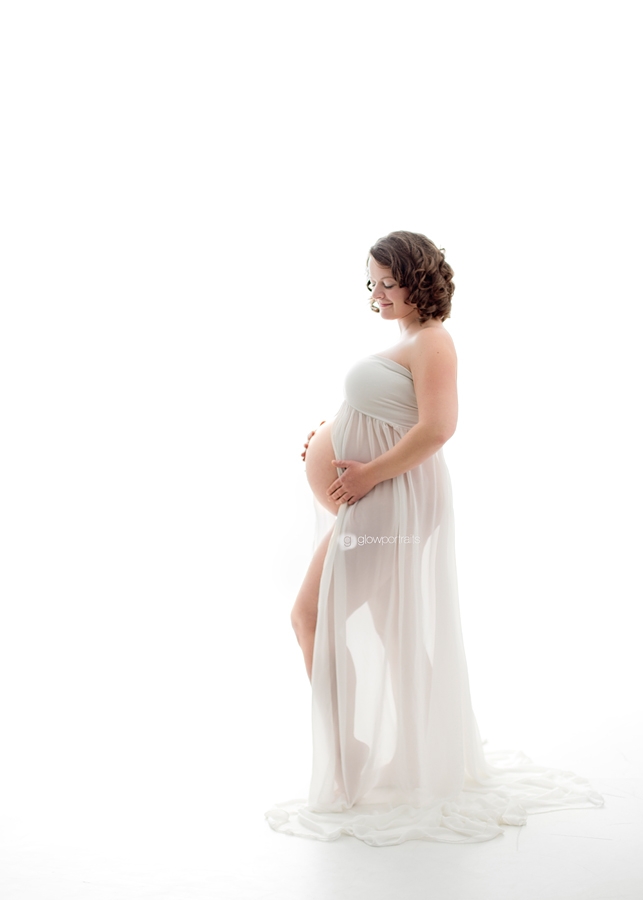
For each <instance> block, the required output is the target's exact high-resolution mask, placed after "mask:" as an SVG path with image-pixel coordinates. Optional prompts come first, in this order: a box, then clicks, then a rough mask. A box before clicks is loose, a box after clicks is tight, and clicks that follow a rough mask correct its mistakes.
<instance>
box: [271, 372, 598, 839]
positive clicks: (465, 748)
mask: <svg viewBox="0 0 643 900" xmlns="http://www.w3.org/2000/svg"><path fill="white" fill-rule="evenodd" d="M417 421H418V410H417V401H416V397H415V392H414V389H413V380H412V376H411V373H410V371H409V370H408V369H406V368H405V367H404V366H402V365H400V364H398V363H396V362H394V361H393V360H390V359H388V358H386V357H383V356H379V355H373V356H369V357H366V358H365V359H362V360H360V361H359V362H358V363H357V364H356V365H355V366H353V368H352V369H351V370H350V371H349V373H348V375H347V377H346V383H345V400H344V402H343V403H342V405H341V406H340V408H339V411H338V413H337V416H336V418H335V420H334V423H333V426H332V442H333V449H334V452H335V458H336V459H355V460H358V461H360V462H367V461H368V460H370V459H373V458H374V457H376V456H380V455H381V454H382V453H385V452H386V451H387V450H388V449H389V448H391V447H393V445H394V444H395V443H396V442H397V441H399V440H400V438H401V437H403V435H405V434H406V433H407V431H408V430H409V429H410V428H411V427H412V426H413V425H414V424H415V423H416V422H417ZM342 471H343V470H341V469H338V474H341V472H342ZM315 508H316V514H317V532H316V534H317V540H320V539H321V537H322V535H323V534H325V533H326V532H327V531H328V530H329V528H330V527H331V525H332V522H333V521H335V525H334V530H333V534H332V538H331V541H330V545H329V548H328V552H327V555H326V559H325V563H324V567H323V572H322V577H321V583H320V591H319V608H318V619H317V626H316V631H315V645H314V653H313V670H312V733H313V760H312V776H311V781H310V788H309V793H308V798H307V800H305V799H303V798H302V799H299V800H290V801H287V802H284V803H278V804H276V805H275V806H274V807H273V808H272V809H270V810H268V811H267V812H266V814H265V815H266V818H267V819H268V822H269V823H270V825H271V826H272V828H274V829H275V830H277V831H281V832H284V833H286V834H292V835H298V836H302V837H309V838H316V839H318V840H326V841H328V840H334V839H336V838H338V837H339V836H340V835H341V834H349V835H354V836H355V837H357V838H359V839H361V840H362V841H364V842H366V843H367V844H371V845H374V846H385V845H389V844H398V843H401V842H402V841H406V840H417V839H423V840H436V841H452V842H465V841H466V842H468V841H484V840H489V839H490V838H493V837H495V836H496V835H498V834H499V833H501V832H502V831H503V825H522V824H524V823H525V820H526V816H527V814H529V813H533V812H542V811H547V810H554V809H562V808H570V807H585V806H601V805H602V803H603V798H602V797H601V796H600V794H598V793H596V792H595V791H594V790H592V788H591V786H590V785H589V783H588V782H586V781H585V780H584V779H582V778H580V777H578V776H576V775H574V774H572V773H570V772H562V771H557V770H552V769H546V768H543V767H540V766H536V765H534V764H532V763H531V762H530V761H529V760H528V759H527V758H526V757H524V756H522V754H515V755H513V756H512V757H511V758H508V757H506V756H505V757H498V756H495V757H494V756H491V755H487V756H485V753H484V751H483V747H482V743H481V739H480V736H479V733H478V728H477V725H476V720H475V717H474V714H473V710H472V707H471V699H470V694H469V682H468V674H467V664H466V658H465V653H464V646H463V641H462V630H461V625H460V612H459V605H458V586H457V576H456V565H455V547H454V513H453V503H452V496H451V483H450V478H449V472H448V469H447V466H446V464H445V460H444V455H443V452H442V450H439V451H438V452H437V453H435V454H434V455H433V456H431V457H429V458H428V459H427V460H426V461H425V462H423V463H422V464H421V465H419V466H417V467H415V468H413V469H411V470H410V471H408V472H406V473H404V474H402V475H400V476H398V477H397V478H393V479H390V480H388V481H384V482H382V483H380V484H378V485H377V486H376V487H375V488H374V489H373V490H372V491H370V492H369V493H368V494H366V496H364V497H363V498H362V499H361V500H359V501H358V502H357V503H355V504H353V505H351V506H348V505H347V504H343V505H342V506H341V507H340V510H339V514H338V516H337V519H336V520H334V517H333V516H332V515H331V514H330V513H327V512H326V511H325V510H324V509H323V508H322V507H321V506H320V505H319V504H318V503H317V502H316V501H315ZM329 523H330V524H329ZM325 525H328V527H327V528H325V527H324V526H325Z"/></svg>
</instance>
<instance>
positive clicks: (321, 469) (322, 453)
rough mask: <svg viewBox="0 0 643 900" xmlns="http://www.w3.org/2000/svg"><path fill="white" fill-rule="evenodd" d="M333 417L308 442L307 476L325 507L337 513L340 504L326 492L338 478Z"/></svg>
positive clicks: (312, 488)
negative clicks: (333, 437) (333, 441)
mask: <svg viewBox="0 0 643 900" xmlns="http://www.w3.org/2000/svg"><path fill="white" fill-rule="evenodd" d="M331 425H332V419H331V420H329V421H327V422H324V424H323V425H320V426H319V428H318V429H317V431H316V432H315V433H314V435H313V436H312V438H311V439H310V441H309V443H308V449H307V450H306V477H307V478H308V484H309V485H310V489H311V491H312V492H313V494H314V495H315V497H316V498H317V500H318V501H319V503H321V505H322V506H323V507H324V509H327V510H328V511H329V512H332V513H334V514H335V515H337V512H338V510H339V506H338V505H337V504H336V503H334V502H333V501H332V500H330V499H329V498H328V496H327V494H326V490H327V488H329V487H330V485H331V484H332V483H333V481H335V479H336V478H337V467H336V466H334V465H332V463H331V460H333V459H335V451H334V450H333V444H332V441H331V439H330V429H331Z"/></svg>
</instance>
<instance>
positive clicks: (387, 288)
mask: <svg viewBox="0 0 643 900" xmlns="http://www.w3.org/2000/svg"><path fill="white" fill-rule="evenodd" d="M383 287H385V288H386V290H387V291H390V290H391V288H392V287H394V285H392V284H385V285H383Z"/></svg>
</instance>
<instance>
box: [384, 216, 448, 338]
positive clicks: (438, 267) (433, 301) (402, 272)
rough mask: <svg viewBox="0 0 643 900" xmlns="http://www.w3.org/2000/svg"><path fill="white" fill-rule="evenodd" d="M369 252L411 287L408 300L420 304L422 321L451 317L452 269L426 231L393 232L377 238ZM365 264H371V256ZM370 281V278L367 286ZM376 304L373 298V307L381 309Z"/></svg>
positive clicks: (412, 303)
mask: <svg viewBox="0 0 643 900" xmlns="http://www.w3.org/2000/svg"><path fill="white" fill-rule="evenodd" d="M368 254H369V257H370V256H372V257H373V259H374V260H376V262H378V263H379V264H380V265H381V266H384V267H386V268H388V269H390V270H391V272H392V273H393V278H395V280H396V281H397V283H398V285H399V286H400V287H407V288H409V291H410V293H409V297H408V299H407V300H406V301H405V302H406V303H408V304H409V305H410V306H417V310H418V313H419V318H420V323H422V322H426V321H427V320H428V319H440V320H441V321H442V322H444V320H445V319H448V318H449V316H450V315H451V297H452V296H453V292H454V291H455V284H454V283H453V269H452V268H451V266H450V265H449V264H448V263H447V262H446V261H445V258H444V248H438V247H437V246H436V245H435V244H434V243H433V241H430V240H429V239H428V237H425V236H424V235H423V234H416V233H415V232H413V231H392V232H391V233H390V234H387V235H386V237H383V238H380V239H379V240H378V241H376V242H375V243H374V244H373V246H372V247H371V249H370V250H369V251H368ZM366 265H367V267H368V257H367V259H366ZM370 283H371V282H370V278H369V280H368V281H367V283H366V286H367V287H369V286H370ZM369 289H370V288H369ZM376 303H377V301H376V300H371V309H372V310H373V311H374V312H379V307H378V306H377V305H376Z"/></svg>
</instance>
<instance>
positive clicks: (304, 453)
mask: <svg viewBox="0 0 643 900" xmlns="http://www.w3.org/2000/svg"><path fill="white" fill-rule="evenodd" d="M325 421H326V419H322V420H321V422H320V423H319V425H318V426H317V428H319V426H320V425H323V424H324V422H325ZM317 428H313V430H312V431H311V432H310V434H309V435H308V437H307V438H306V443H305V444H304V452H303V453H302V454H301V458H302V459H303V461H304V462H306V450H308V443H309V441H310V439H311V437H312V436H313V435H314V433H315V432H316V431H317Z"/></svg>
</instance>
